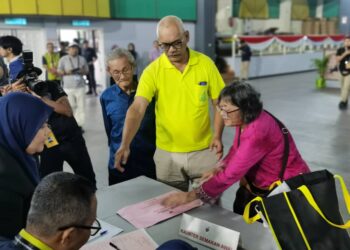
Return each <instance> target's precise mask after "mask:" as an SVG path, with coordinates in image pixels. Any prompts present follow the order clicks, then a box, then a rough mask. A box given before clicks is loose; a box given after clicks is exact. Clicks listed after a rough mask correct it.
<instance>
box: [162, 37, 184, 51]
mask: <svg viewBox="0 0 350 250" xmlns="http://www.w3.org/2000/svg"><path fill="white" fill-rule="evenodd" d="M183 44H184V37H182V38H180V39H177V40H175V41H173V42H171V43H158V46H159V47H160V48H161V49H162V50H163V51H168V50H169V49H170V47H173V48H174V49H175V50H179V49H181V48H182V46H183ZM164 46H166V47H165V48H164Z"/></svg>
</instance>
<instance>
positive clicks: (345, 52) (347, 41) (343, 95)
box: [336, 36, 350, 110]
mask: <svg viewBox="0 0 350 250" xmlns="http://www.w3.org/2000/svg"><path fill="white" fill-rule="evenodd" d="M336 56H337V57H336V60H337V63H338V65H339V71H340V74H341V76H340V86H341V89H340V102H339V106H338V107H339V109H340V110H345V109H347V108H348V99H349V93H350V74H349V73H350V67H349V66H347V62H346V61H347V60H349V59H350V37H349V36H346V37H345V38H344V46H343V47H341V48H339V49H338V50H337V52H336ZM348 67H349V68H348ZM343 68H344V69H343Z"/></svg>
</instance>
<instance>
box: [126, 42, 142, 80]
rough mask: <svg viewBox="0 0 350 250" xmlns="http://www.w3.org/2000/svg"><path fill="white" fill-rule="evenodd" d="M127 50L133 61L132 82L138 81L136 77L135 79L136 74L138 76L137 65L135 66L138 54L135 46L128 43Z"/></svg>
mask: <svg viewBox="0 0 350 250" xmlns="http://www.w3.org/2000/svg"><path fill="white" fill-rule="evenodd" d="M128 50H129V52H130V53H131V55H132V56H133V57H134V59H135V69H134V75H133V80H134V81H135V82H137V81H138V77H137V74H138V67H137V66H138V65H137V61H138V59H139V54H138V53H137V52H136V49H135V44H133V43H129V44H128Z"/></svg>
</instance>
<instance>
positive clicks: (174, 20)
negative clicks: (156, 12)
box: [157, 16, 185, 39]
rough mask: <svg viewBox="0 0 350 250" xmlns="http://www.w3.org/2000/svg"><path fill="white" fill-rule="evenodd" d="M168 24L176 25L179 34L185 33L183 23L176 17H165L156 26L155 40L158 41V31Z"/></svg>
mask: <svg viewBox="0 0 350 250" xmlns="http://www.w3.org/2000/svg"><path fill="white" fill-rule="evenodd" d="M169 24H176V26H177V27H178V28H179V30H180V32H181V33H184V32H185V27H184V23H183V22H182V20H181V19H180V18H179V17H177V16H165V17H163V18H162V19H160V21H159V22H158V24H157V39H159V33H160V29H161V28H162V27H164V26H168V25H169Z"/></svg>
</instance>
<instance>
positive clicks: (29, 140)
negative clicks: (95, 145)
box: [0, 92, 52, 239]
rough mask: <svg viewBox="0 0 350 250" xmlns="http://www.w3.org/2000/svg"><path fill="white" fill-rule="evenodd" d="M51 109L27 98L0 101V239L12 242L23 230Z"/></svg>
mask: <svg viewBox="0 0 350 250" xmlns="http://www.w3.org/2000/svg"><path fill="white" fill-rule="evenodd" d="M51 112H52V108H51V107H49V106H47V105H46V104H45V103H43V102H42V101H41V100H40V99H39V98H37V97H34V96H31V95H30V94H26V93H21V92H16V93H8V94H6V95H5V96H3V97H1V98H0V117H1V119H0V215H1V216H0V236H3V237H6V238H9V239H10V238H13V237H14V236H15V235H16V234H17V233H18V232H19V230H21V228H23V227H24V226H25V222H26V217H27V213H28V209H29V205H30V199H31V196H32V194H33V191H34V188H35V187H36V185H37V184H38V183H39V181H40V175H39V169H38V161H37V158H36V157H35V156H34V155H36V154H38V153H40V152H41V151H42V150H43V149H44V145H45V141H46V140H47V138H48V135H49V133H50V132H51V130H50V129H49V127H48V125H47V123H46V121H47V119H48V118H49V116H50V114H51Z"/></svg>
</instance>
